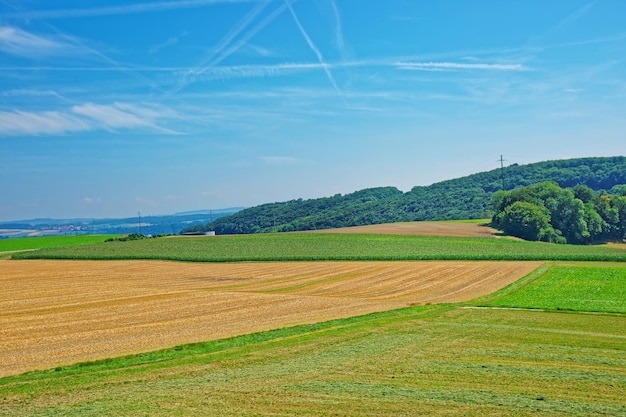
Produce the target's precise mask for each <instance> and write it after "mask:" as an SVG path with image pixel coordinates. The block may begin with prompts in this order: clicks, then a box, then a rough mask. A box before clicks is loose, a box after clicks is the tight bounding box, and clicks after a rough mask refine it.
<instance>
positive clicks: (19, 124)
mask: <svg viewBox="0 0 626 417" xmlns="http://www.w3.org/2000/svg"><path fill="white" fill-rule="evenodd" d="M173 118H178V115H177V114H176V113H175V112H174V111H172V110H169V109H160V108H147V107H142V106H137V105H133V104H127V103H114V104H113V105H100V104H93V103H86V104H82V105H79V106H74V107H72V108H71V109H69V110H68V109H66V110H63V111H58V110H55V111H42V112H26V111H19V110H15V111H9V112H7V111H2V112H0V135H5V136H15V135H44V134H48V135H50V134H52V135H54V134H65V133H71V132H81V131H94V130H99V129H107V130H114V129H141V128H147V129H150V130H157V131H160V132H162V133H167V134H179V133H178V132H175V131H173V130H169V129H166V128H163V127H161V126H159V125H158V124H157V121H159V122H161V121H163V120H165V119H173Z"/></svg>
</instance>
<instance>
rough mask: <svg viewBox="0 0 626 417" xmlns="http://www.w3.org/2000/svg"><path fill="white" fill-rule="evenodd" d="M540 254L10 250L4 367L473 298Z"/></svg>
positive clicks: (3, 300) (1, 280)
mask: <svg viewBox="0 0 626 417" xmlns="http://www.w3.org/2000/svg"><path fill="white" fill-rule="evenodd" d="M539 265H541V262H440V261H437V262H296V263H284V262H283V263H238V264H205V263H175V262H161V261H108V262H98V261H11V260H0V271H1V272H2V273H1V274H0V288H2V291H0V376H6V375H12V374H18V373H22V372H26V371H30V370H35V369H48V368H52V367H56V366H60V365H68V364H72V363H76V362H81V361H87V360H94V359H101V358H107V357H115V356H121V355H126V354H131V353H137V352H146V351H152V350H156V349H161V348H166V347H171V346H175V345H179V344H183V343H191V342H198V341H208V340H215V339H220V338H225V337H230V336H235V335H242V334H247V333H252V332H257V331H263V330H269V329H276V328H281V327H285V326H292V325H296V324H303V323H314V322H320V321H324V320H330V319H335V318H343V317H350V316H356V315H360V314H366V313H371V312H376V311H384V310H390V309H395V308H400V307H404V306H407V305H413V304H426V303H439V302H459V301H465V300H470V299H472V298H475V297H478V296H481V295H484V294H488V293H491V292H493V291H495V290H497V289H499V288H502V287H504V286H506V285H508V284H510V283H511V282H513V281H515V280H517V279H519V278H520V277H522V276H524V275H526V274H528V273H530V272H531V271H532V270H534V269H536V268H537V267H538V266H539Z"/></svg>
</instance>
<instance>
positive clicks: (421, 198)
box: [183, 156, 626, 234]
mask: <svg viewBox="0 0 626 417" xmlns="http://www.w3.org/2000/svg"><path fill="white" fill-rule="evenodd" d="M542 181H554V182H556V183H557V184H558V185H559V186H561V187H573V186H575V185H586V186H587V187H589V188H591V189H592V190H596V191H597V190H609V189H611V187H613V186H615V185H616V184H626V157H623V156H621V157H609V158H579V159H569V160H561V161H547V162H539V163H535V164H528V165H511V166H509V167H506V168H505V169H504V170H501V169H494V170H492V171H488V172H482V173H478V174H473V175H470V176H467V177H463V178H458V179H453V180H448V181H443V182H439V183H435V184H432V185H430V186H418V187H413V189H411V191H409V192H406V193H403V192H402V191H400V190H398V189H397V188H395V187H381V188H372V189H366V190H361V191H357V192H355V193H351V194H346V195H340V194H337V195H335V196H333V197H325V198H318V199H311V200H302V199H298V200H292V201H287V202H282V203H269V204H263V205H260V206H256V207H251V208H248V209H245V210H242V211H239V212H237V213H235V214H233V215H230V216H226V217H222V218H220V219H217V220H215V221H213V222H211V223H209V224H205V225H203V226H194V231H197V232H200V231H208V230H214V231H215V232H216V233H217V234H242V233H263V232H286V231H300V230H317V229H329V228H334V227H347V226H359V225H368V224H380V223H393V222H407V221H420V220H452V219H479V218H490V217H492V215H493V209H492V205H491V199H492V196H493V194H494V193H495V192H496V191H500V190H503V189H505V190H513V189H515V188H519V187H524V186H528V185H532V184H536V183H538V182H542ZM186 231H188V230H187V229H184V230H183V232H186Z"/></svg>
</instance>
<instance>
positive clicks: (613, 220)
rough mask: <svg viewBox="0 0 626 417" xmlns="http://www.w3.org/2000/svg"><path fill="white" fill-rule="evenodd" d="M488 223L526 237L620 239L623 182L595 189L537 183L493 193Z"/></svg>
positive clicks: (625, 224) (625, 217) (624, 220)
mask: <svg viewBox="0 0 626 417" xmlns="http://www.w3.org/2000/svg"><path fill="white" fill-rule="evenodd" d="M492 202H493V207H494V210H495V214H494V215H493V218H492V225H493V226H494V227H495V228H497V229H500V230H502V231H503V232H504V233H506V234H508V235H511V236H516V237H520V238H522V239H526V240H536V241H544V242H552V243H570V244H589V243H595V242H599V241H613V240H622V239H624V238H626V185H617V186H614V187H612V188H611V190H610V192H606V191H599V192H596V191H594V190H593V189H591V188H590V187H588V186H586V185H576V186H574V187H572V188H561V187H560V186H559V185H558V184H557V183H556V182H541V183H538V184H535V185H531V186H527V187H521V188H518V189H515V190H512V191H498V192H496V193H495V194H494V195H493V199H492Z"/></svg>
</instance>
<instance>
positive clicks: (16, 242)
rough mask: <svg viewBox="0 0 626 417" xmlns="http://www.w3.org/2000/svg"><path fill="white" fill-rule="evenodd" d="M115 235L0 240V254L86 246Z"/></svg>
mask: <svg viewBox="0 0 626 417" xmlns="http://www.w3.org/2000/svg"><path fill="white" fill-rule="evenodd" d="M111 237H115V235H76V236H40V237H23V238H12V239H0V252H9V251H22V250H33V249H42V248H55V247H65V246H76V245H88V244H91V243H98V242H104V241H105V240H106V239H110V238H111Z"/></svg>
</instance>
